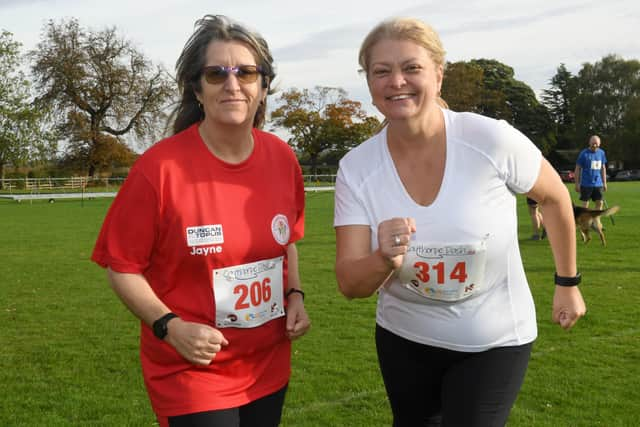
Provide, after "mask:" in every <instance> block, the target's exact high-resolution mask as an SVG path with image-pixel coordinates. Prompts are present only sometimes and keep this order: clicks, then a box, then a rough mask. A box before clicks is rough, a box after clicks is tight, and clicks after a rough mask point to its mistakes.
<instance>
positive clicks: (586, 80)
mask: <svg viewBox="0 0 640 427" xmlns="http://www.w3.org/2000/svg"><path fill="white" fill-rule="evenodd" d="M577 86H578V91H577V96H576V100H575V111H576V137H577V139H578V140H579V141H580V142H581V143H583V144H584V143H585V141H587V138H588V137H589V135H591V134H598V135H600V136H601V137H602V139H603V142H604V143H605V147H606V149H607V151H608V156H607V157H608V158H609V159H615V158H618V159H624V160H625V161H627V162H631V163H632V164H636V165H637V164H640V157H637V156H635V155H634V157H631V158H629V157H627V156H628V155H632V154H633V153H634V152H637V149H636V150H635V151H634V150H633V149H631V150H628V147H625V146H624V144H631V145H634V144H635V145H637V144H638V140H639V139H640V133H637V129H638V128H637V125H635V124H634V121H635V120H637V118H638V116H639V114H638V110H637V108H638V102H639V99H640V61H638V60H624V59H623V58H621V57H619V56H617V55H607V56H605V57H604V58H602V60H600V61H598V62H596V63H595V64H589V63H585V64H583V66H582V69H581V70H580V72H579V73H578V77H577ZM634 129H635V130H634Z"/></svg>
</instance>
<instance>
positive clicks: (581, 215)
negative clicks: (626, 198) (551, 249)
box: [573, 205, 620, 246]
mask: <svg viewBox="0 0 640 427" xmlns="http://www.w3.org/2000/svg"><path fill="white" fill-rule="evenodd" d="M619 210H620V207H619V206H612V207H610V208H608V209H603V210H597V209H587V208H583V207H581V206H576V205H573V216H574V218H575V220H576V228H577V229H578V230H580V234H582V241H583V242H585V243H589V241H590V240H591V235H590V234H589V231H590V230H591V229H592V228H593V229H594V230H595V231H596V233H598V235H599V236H600V241H601V242H602V246H606V245H607V240H606V239H605V238H604V232H603V231H602V224H601V223H600V220H599V218H600V217H603V216H609V215H613V214H614V213H616V212H618V211H619Z"/></svg>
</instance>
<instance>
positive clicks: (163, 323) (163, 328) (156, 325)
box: [153, 313, 178, 340]
mask: <svg viewBox="0 0 640 427" xmlns="http://www.w3.org/2000/svg"><path fill="white" fill-rule="evenodd" d="M174 317H178V316H177V315H175V314H173V313H167V314H165V315H164V316H162V317H161V318H159V319H158V320H156V321H155V322H153V334H154V335H155V336H156V337H158V338H159V339H161V340H162V339H164V337H166V336H167V332H168V330H167V322H168V321H169V320H171V319H173V318H174Z"/></svg>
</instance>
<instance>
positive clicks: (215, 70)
mask: <svg viewBox="0 0 640 427" xmlns="http://www.w3.org/2000/svg"><path fill="white" fill-rule="evenodd" d="M231 73H233V74H235V75H236V78H237V79H238V81H239V82H240V83H255V81H256V80H258V76H259V75H261V74H263V72H262V68H261V67H260V66H259V65H236V66H234V67H226V66H224V65H210V66H208V67H204V68H203V69H202V74H203V75H204V79H205V80H206V81H207V83H209V84H212V85H218V84H221V83H224V82H225V81H226V80H227V77H229V74H231Z"/></svg>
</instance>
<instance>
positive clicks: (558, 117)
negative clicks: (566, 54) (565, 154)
mask: <svg viewBox="0 0 640 427" xmlns="http://www.w3.org/2000/svg"><path fill="white" fill-rule="evenodd" d="M549 84H550V86H551V87H550V88H549V89H545V90H543V91H542V103H543V105H544V106H545V107H547V110H548V111H549V114H550V115H551V119H552V120H553V122H554V125H555V133H556V139H557V141H558V144H557V148H561V149H571V148H577V147H578V145H577V138H576V134H575V132H576V128H575V121H576V113H575V101H576V96H577V89H578V86H577V79H576V77H575V76H574V75H573V74H571V72H570V71H569V70H567V68H566V67H565V65H564V64H560V66H559V67H558V69H557V70H556V74H555V75H554V76H553V77H552V78H551V81H550V82H549Z"/></svg>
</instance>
